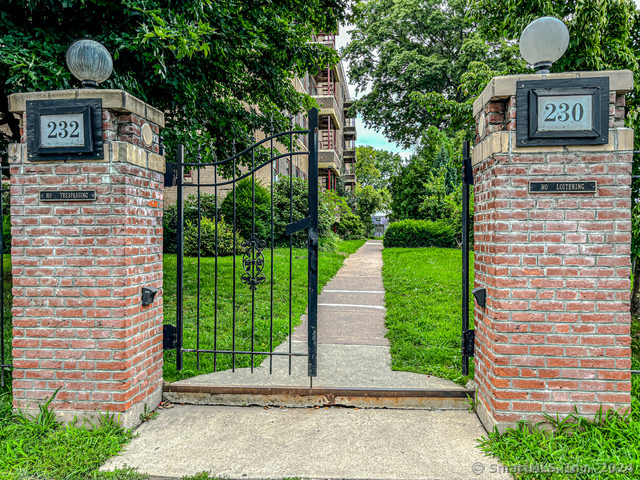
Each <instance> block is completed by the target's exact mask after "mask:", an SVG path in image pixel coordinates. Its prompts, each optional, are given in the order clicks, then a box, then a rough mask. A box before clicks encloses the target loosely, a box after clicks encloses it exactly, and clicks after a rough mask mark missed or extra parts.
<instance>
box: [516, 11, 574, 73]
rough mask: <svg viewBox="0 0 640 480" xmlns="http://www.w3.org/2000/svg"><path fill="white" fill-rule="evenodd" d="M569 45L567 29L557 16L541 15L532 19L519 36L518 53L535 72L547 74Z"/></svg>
mask: <svg viewBox="0 0 640 480" xmlns="http://www.w3.org/2000/svg"><path fill="white" fill-rule="evenodd" d="M568 46H569V29H568V28H567V26H566V25H565V24H564V23H563V22H562V21H561V20H558V19H557V18H554V17H542V18H539V19H537V20H534V21H533V22H531V23H530V24H529V25H527V28H525V29H524V31H523V32H522V35H521V36H520V54H521V55H522V58H524V59H525V60H526V61H527V63H530V64H531V65H533V68H535V69H536V73H540V74H548V73H549V69H550V68H551V65H553V62H557V61H558V60H559V59H560V58H561V57H562V55H564V52H566V51H567V47H568Z"/></svg>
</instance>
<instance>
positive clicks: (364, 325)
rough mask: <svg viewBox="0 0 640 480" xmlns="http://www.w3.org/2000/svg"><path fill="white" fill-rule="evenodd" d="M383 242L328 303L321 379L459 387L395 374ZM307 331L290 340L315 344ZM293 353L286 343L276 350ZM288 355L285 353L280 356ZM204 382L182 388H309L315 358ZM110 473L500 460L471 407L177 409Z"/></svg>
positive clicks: (331, 475) (328, 475)
mask: <svg viewBox="0 0 640 480" xmlns="http://www.w3.org/2000/svg"><path fill="white" fill-rule="evenodd" d="M381 250H382V245H381V244H380V242H367V243H366V244H365V245H364V246H363V247H362V248H361V249H360V250H358V252H357V253H355V254H353V255H352V256H351V257H349V258H348V259H347V260H346V261H345V265H344V267H343V268H342V269H341V270H340V271H339V273H338V274H337V275H336V277H335V278H334V279H333V280H331V282H329V283H328V284H327V285H326V286H325V288H324V291H323V293H322V295H321V296H320V299H319V303H320V304H321V305H320V307H319V319H318V329H319V332H318V336H319V349H318V350H319V362H318V370H319V375H318V377H317V379H316V381H314V387H315V386H316V385H320V386H325V387H332V386H336V387H378V388H381V387H387V388H439V389H454V388H460V387H459V386H458V385H455V384H453V382H449V381H447V380H442V379H438V378H434V377H428V376H426V375H417V374H413V373H406V372H392V371H391V368H390V366H389V365H390V355H389V346H388V341H387V339H386V338H385V336H384V334H385V329H384V312H385V310H384V294H383V293H382V292H383V286H382V277H381V267H382V255H381ZM305 332H306V325H301V326H300V327H299V328H297V329H296V330H295V332H294V334H293V337H292V341H293V345H294V351H298V350H299V349H304V348H306V344H305V340H306V336H305V335H306V333H305ZM285 348H288V342H285V343H284V344H283V345H281V346H280V347H279V349H285ZM283 351H284V350H283ZM301 351H304V350H301ZM265 364H266V365H263V366H262V367H261V368H259V369H256V370H255V373H254V374H251V373H250V372H249V370H248V369H246V370H244V371H243V370H240V371H236V373H234V374H231V373H230V372H219V373H215V374H209V375H200V376H198V377H194V378H193V379H188V380H183V381H182V382H177V383H180V384H189V383H190V382H191V383H192V384H205V383H210V384H215V385H233V384H235V385H241V384H245V385H302V386H308V377H307V376H306V373H307V365H306V359H301V358H296V359H295V361H294V363H293V375H291V376H289V375H288V361H287V360H286V359H282V358H277V359H274V375H269V372H268V360H266V361H265ZM136 433H137V434H138V435H137V436H136V437H135V438H134V439H133V440H132V441H131V443H130V444H129V445H128V446H127V447H126V448H125V451H124V453H123V454H122V455H121V456H118V457H114V458H112V459H110V460H109V461H108V462H107V463H106V464H105V465H104V466H103V468H102V469H103V470H113V469H115V468H122V467H124V466H129V467H134V468H137V469H138V470H139V471H140V472H143V473H147V474H149V475H152V476H153V478H180V477H181V476H185V475H193V474H196V473H199V472H203V471H207V472H209V473H210V474H211V475H212V476H215V477H217V478H230V479H239V480H245V479H268V478H269V479H275V478H291V477H294V478H295V477H297V478H304V479H363V480H364V479H380V480H382V479H388V480H400V479H443V480H444V479H446V480H456V479H461V480H462V479H464V480H470V479H491V480H494V479H495V480H502V479H509V478H511V477H510V476H509V475H508V474H499V473H491V472H492V471H495V470H496V469H497V468H498V466H499V463H498V462H497V461H496V460H495V459H491V458H488V457H485V456H484V455H483V454H482V452H481V451H480V450H479V449H478V448H477V442H476V439H478V438H480V437H481V436H483V435H486V432H485V431H484V429H483V427H482V425H481V424H480V422H479V420H478V418H477V416H476V415H475V414H474V413H469V412H467V411H466V410H415V409H413V410H402V409H390V408H387V409H366V408H365V409H363V408H340V407H325V408H277V407H272V408H267V407H265V408H262V407H255V406H254V407H229V406H209V405H208V406H202V405H179V404H178V405H175V406H174V407H173V408H171V409H168V410H160V411H159V414H158V416H157V417H156V418H155V419H153V420H151V421H149V422H146V423H144V424H143V425H142V426H140V427H139V428H138V430H137V432H136Z"/></svg>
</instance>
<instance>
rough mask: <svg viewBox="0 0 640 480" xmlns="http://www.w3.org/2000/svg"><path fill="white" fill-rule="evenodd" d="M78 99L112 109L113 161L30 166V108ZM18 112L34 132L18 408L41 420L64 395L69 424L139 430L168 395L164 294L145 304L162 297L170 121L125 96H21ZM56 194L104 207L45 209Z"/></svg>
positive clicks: (21, 227)
mask: <svg viewBox="0 0 640 480" xmlns="http://www.w3.org/2000/svg"><path fill="white" fill-rule="evenodd" d="M71 98H101V99H102V106H103V110H102V119H103V139H104V159H103V160H85V161H54V162H30V161H29V160H28V159H27V145H26V144H25V142H26V129H25V123H26V115H25V114H24V112H25V105H26V103H25V102H26V101H28V100H48V99H71ZM9 105H10V109H11V111H13V112H15V113H17V114H19V115H20V116H21V118H22V131H23V136H22V140H21V143H19V144H12V145H10V148H9V161H10V163H11V224H12V230H11V231H12V235H13V240H12V249H11V254H12V255H11V262H12V266H13V356H14V370H13V378H14V380H13V398H14V407H16V408H21V409H22V410H23V411H25V410H26V411H27V412H34V411H37V409H38V404H39V403H42V402H43V401H45V400H46V399H48V398H50V397H51V396H52V395H53V393H54V392H55V390H56V389H60V390H59V392H58V394H57V395H56V397H55V399H54V401H53V402H52V403H51V405H52V406H53V408H54V410H55V411H56V413H57V415H58V417H59V418H60V419H62V420H65V421H68V420H71V419H73V417H74V416H78V417H79V418H83V417H88V418H92V417H93V418H95V417H96V413H97V411H100V412H102V413H105V412H109V413H114V414H119V415H120V419H121V423H122V425H123V426H125V427H132V426H135V425H137V423H139V414H140V412H141V411H142V410H143V408H144V405H145V404H147V405H148V407H149V408H155V407H156V406H157V405H158V403H159V402H160V398H161V394H162V391H161V390H162V319H163V313H162V292H161V291H160V292H159V293H158V295H157V296H156V298H155V301H154V302H153V303H152V304H151V305H148V306H142V305H141V288H142V287H143V286H154V287H157V288H159V289H162V213H163V188H164V183H163V172H164V170H165V160H164V157H163V156H161V155H159V145H158V139H159V132H160V128H162V127H163V126H164V115H163V114H162V113H161V112H159V111H158V110H156V109H154V108H152V107H151V106H149V105H146V104H145V103H144V102H142V101H140V100H138V99H136V98H134V97H132V96H131V95H129V94H127V93H125V92H123V91H120V90H63V91H55V92H37V93H25V94H15V95H12V96H11V97H10V98H9ZM145 124H147V125H148V126H145ZM149 127H150V128H149ZM145 138H146V142H145ZM149 140H151V142H150V143H147V142H148V141H149ZM45 190H46V191H55V190H67V191H68V190H95V191H96V194H97V195H96V196H97V198H96V200H95V201H55V202H51V201H41V200H40V196H39V194H40V192H41V191H45Z"/></svg>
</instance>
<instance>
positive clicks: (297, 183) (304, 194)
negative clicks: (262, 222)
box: [273, 176, 351, 248]
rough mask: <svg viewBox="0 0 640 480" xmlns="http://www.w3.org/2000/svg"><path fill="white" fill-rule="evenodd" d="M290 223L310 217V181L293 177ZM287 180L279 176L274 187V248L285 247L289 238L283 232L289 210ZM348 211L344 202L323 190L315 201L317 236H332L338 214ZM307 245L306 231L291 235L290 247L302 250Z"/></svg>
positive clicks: (333, 193) (334, 194)
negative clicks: (291, 220) (291, 219)
mask: <svg viewBox="0 0 640 480" xmlns="http://www.w3.org/2000/svg"><path fill="white" fill-rule="evenodd" d="M291 183H292V184H293V221H294V222H296V221H298V220H302V219H303V218H305V217H306V216H307V215H309V182H307V180H303V179H302V178H293V181H292V182H291ZM290 191H291V189H290V185H289V177H286V176H281V177H280V178H278V180H277V181H276V182H275V183H274V184H273V221H274V227H273V228H274V230H273V236H274V242H275V244H276V246H288V245H289V237H288V236H287V235H285V229H286V228H287V225H289V223H291V222H290V220H289V218H290V217H289V210H290V200H289V195H290ZM344 209H346V211H349V212H350V211H351V210H350V209H349V207H348V206H347V204H346V201H345V200H344V199H343V198H341V197H338V196H337V195H336V193H335V192H329V191H325V192H324V193H322V194H320V196H319V198H318V237H319V238H324V237H326V236H327V235H329V236H332V235H334V233H333V227H334V225H335V224H336V222H337V220H338V218H339V216H340V212H341V211H343V210H344ZM306 245H307V231H306V230H302V231H301V232H298V233H296V234H294V235H293V246H294V247H298V248H303V247H305V246H306Z"/></svg>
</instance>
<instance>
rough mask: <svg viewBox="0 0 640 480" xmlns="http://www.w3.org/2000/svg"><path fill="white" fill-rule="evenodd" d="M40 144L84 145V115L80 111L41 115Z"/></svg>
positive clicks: (45, 145) (46, 145)
mask: <svg viewBox="0 0 640 480" xmlns="http://www.w3.org/2000/svg"><path fill="white" fill-rule="evenodd" d="M40 132H41V134H40V144H41V145H42V146H43V147H45V148H46V147H78V146H83V145H84V117H83V115H82V114H81V113H69V114H59V115H42V116H41V117H40Z"/></svg>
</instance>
